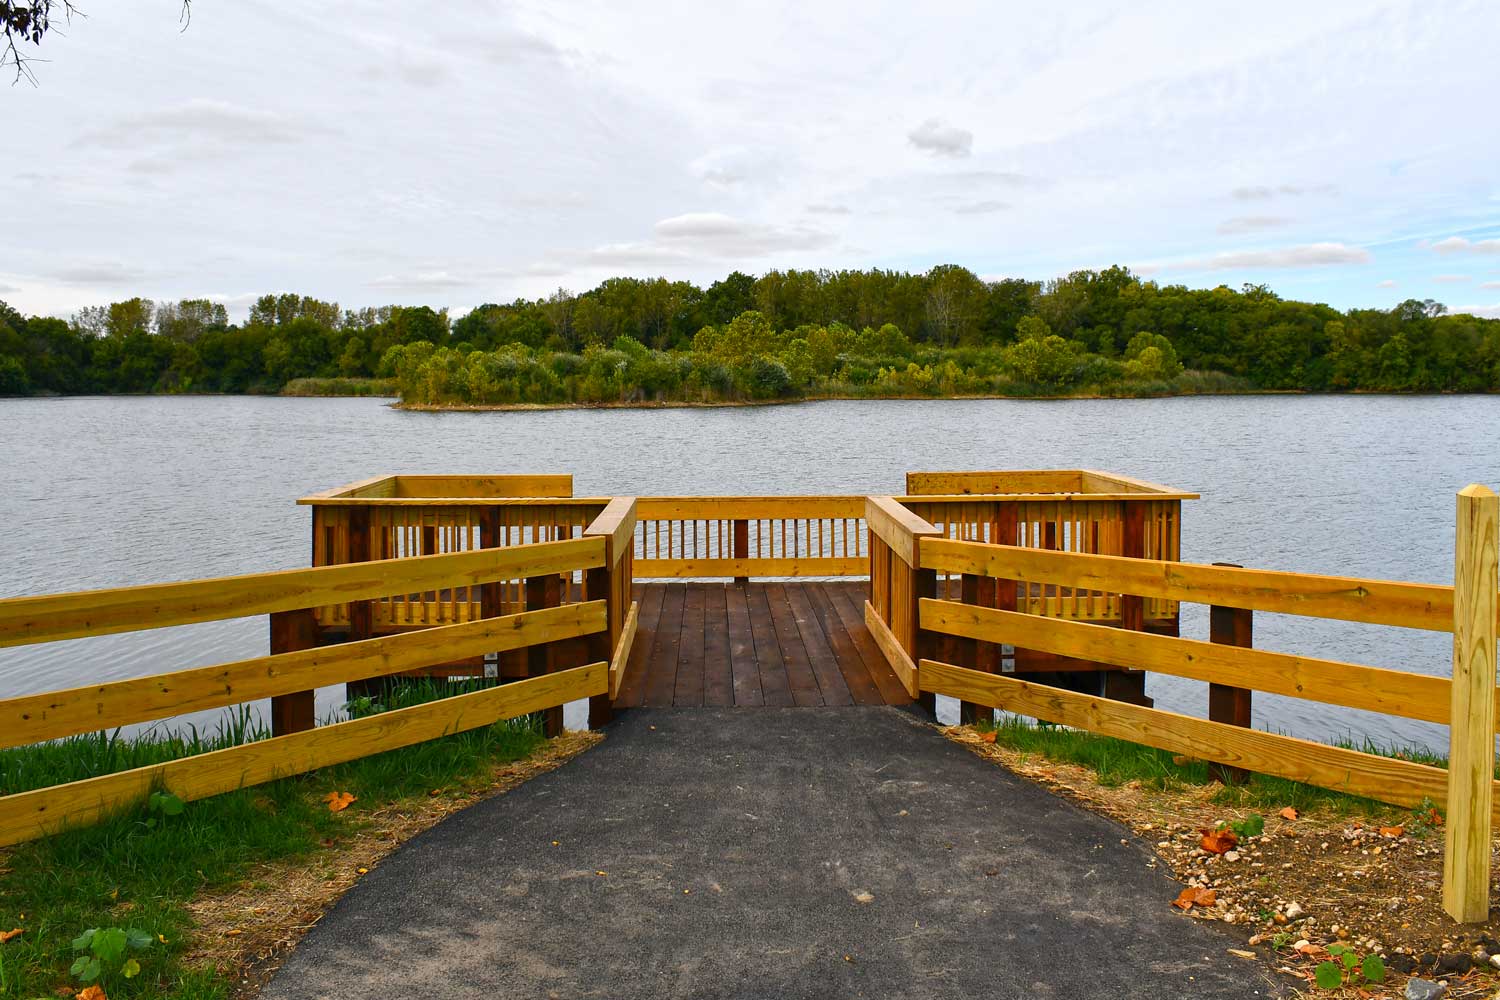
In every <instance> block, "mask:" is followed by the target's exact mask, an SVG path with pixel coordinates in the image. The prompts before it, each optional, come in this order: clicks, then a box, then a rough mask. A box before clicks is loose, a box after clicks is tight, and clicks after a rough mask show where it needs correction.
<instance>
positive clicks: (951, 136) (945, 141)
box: [906, 118, 974, 158]
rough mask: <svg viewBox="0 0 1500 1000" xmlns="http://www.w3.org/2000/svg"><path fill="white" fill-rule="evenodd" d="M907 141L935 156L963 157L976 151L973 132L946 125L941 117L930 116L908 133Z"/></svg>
mask: <svg viewBox="0 0 1500 1000" xmlns="http://www.w3.org/2000/svg"><path fill="white" fill-rule="evenodd" d="M906 141H907V142H909V143H911V144H912V145H913V146H915V147H917V148H918V149H920V150H921V151H922V152H924V153H930V154H931V155H933V156H950V157H954V158H962V157H966V156H968V155H970V154H971V153H972V152H973V151H974V133H973V132H970V131H968V130H967V129H961V128H955V127H953V126H952V125H944V124H943V122H942V119H939V118H929V119H927V120H926V121H925V122H923V123H922V124H920V125H918V126H917V127H916V128H914V129H912V130H911V131H910V132H908V133H906Z"/></svg>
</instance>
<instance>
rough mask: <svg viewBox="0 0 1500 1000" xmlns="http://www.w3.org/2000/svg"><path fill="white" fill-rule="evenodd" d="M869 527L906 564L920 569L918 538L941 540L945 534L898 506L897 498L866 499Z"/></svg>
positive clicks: (866, 517)
mask: <svg viewBox="0 0 1500 1000" xmlns="http://www.w3.org/2000/svg"><path fill="white" fill-rule="evenodd" d="M865 524H866V525H868V526H869V529H870V534H872V535H875V536H876V537H878V538H879V539H880V540H881V541H883V542H885V544H886V545H888V546H890V549H891V552H892V553H894V554H895V555H896V556H897V557H898V558H900V559H901V561H902V562H904V563H906V565H907V566H910V567H911V568H912V569H916V568H917V566H916V549H917V543H916V539H918V538H939V537H941V536H942V534H943V533H942V532H941V531H939V530H938V529H937V528H934V527H933V526H932V525H930V524H928V523H927V522H926V521H924V520H923V519H922V518H920V517H918V516H917V515H915V514H913V513H912V512H911V511H909V510H907V509H906V508H905V507H903V506H901V504H899V503H897V502H896V500H895V498H894V497H865Z"/></svg>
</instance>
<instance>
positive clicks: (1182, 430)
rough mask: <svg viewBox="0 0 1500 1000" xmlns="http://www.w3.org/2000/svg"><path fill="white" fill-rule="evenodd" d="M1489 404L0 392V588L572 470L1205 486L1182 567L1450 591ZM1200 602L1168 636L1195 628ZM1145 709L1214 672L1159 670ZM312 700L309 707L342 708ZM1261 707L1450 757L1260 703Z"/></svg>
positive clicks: (114, 575)
mask: <svg viewBox="0 0 1500 1000" xmlns="http://www.w3.org/2000/svg"><path fill="white" fill-rule="evenodd" d="M1497 432H1500V398H1496V397H1381V396H1357V397H1319V396H1312V397H1300V396H1244V397H1218V398H1214V397H1203V398H1184V399H1160V400H1069V401H1057V402H1050V401H1048V402H1037V401H1013V400H932V401H868V402H864V401H859V402H828V403H808V404H801V405H796V406H780V407H753V408H743V409H676V410H563V411H551V412H526V413H403V412H400V411H397V410H393V409H390V408H389V407H388V406H386V405H385V404H384V402H383V401H379V400H368V399H280V398H251V397H143V398H94V397H90V398H73V399H49V400H0V469H3V473H4V486H3V487H0V526H3V527H0V596H14V595H20V594H39V593H49V592H57V591H66V590H81V589H87V588H94V587H108V586H120V585H125V584H132V583H148V582H156V581H163V580H173V579H184V578H191V577H201V576H217V575H226V574H233V573H247V572H255V571H260V570H267V569H282V568H290V567H298V566H305V565H307V561H308V526H309V514H308V511H307V509H306V508H300V507H297V506H296V505H295V503H294V501H295V500H296V498H297V497H299V496H301V495H303V494H306V493H310V492H313V491H315V490H320V489H326V488H328V487H331V486H337V485H339V484H342V483H345V482H349V481H352V480H356V479H363V478H365V477H367V476H371V475H377V474H385V473H499V472H570V473H572V474H573V475H574V477H575V491H576V492H577V493H578V494H579V495H607V494H611V493H614V494H640V495H650V494H742V493H877V492H879V493H899V492H900V491H901V490H902V484H903V476H904V474H905V473H906V472H907V471H908V470H924V469H1005V468H1076V467H1088V468H1098V469H1105V470H1111V471H1115V472H1121V473H1125V474H1127V475H1131V476H1136V477H1139V478H1143V479H1150V480H1154V481H1157V482H1161V483H1167V484H1170V485H1172V486H1175V487H1180V488H1183V489H1187V490H1192V491H1195V492H1199V493H1202V494H1203V498H1202V499H1201V500H1197V501H1188V502H1186V503H1185V504H1184V508H1185V509H1184V517H1183V520H1184V528H1183V547H1182V548H1183V558H1184V559H1186V560H1189V561H1192V562H1215V561H1227V562H1236V563H1240V564H1242V565H1246V566H1256V567H1261V568H1267V569H1284V570H1296V571H1303V572H1314V573H1334V574H1344V575H1355V576H1367V577H1376V578H1386V579H1395V580H1418V581H1432V582H1445V583H1446V582H1451V581H1452V577H1453V516H1454V515H1453V506H1454V501H1453V494H1454V492H1455V491H1456V490H1458V489H1460V488H1461V487H1463V486H1464V485H1466V484H1467V483H1470V482H1484V483H1488V484H1490V485H1491V486H1500V443H1497ZM1255 631H1256V636H1255V638H1256V645H1257V646H1260V647H1262V648H1268V649H1276V650H1282V651H1287V652H1296V653H1301V654H1304V655H1309V656H1319V657H1325V658H1330V659H1343V660H1351V661H1355V662H1361V663H1369V664H1374V665H1378V666H1387V667H1395V668H1400V669H1404V670H1418V671H1423V672H1427V673H1434V674H1442V673H1445V672H1446V671H1447V669H1448V658H1449V655H1450V649H1449V647H1450V644H1451V639H1449V638H1447V637H1446V636H1444V635H1439V634H1428V633H1417V632H1407V631H1403V630H1396V629H1384V628H1378V627H1374V626H1364V625H1355V624H1347V623H1337V622H1324V621H1317V620H1303V619H1297V618H1291V617H1286V616H1278V615H1267V614H1257V615H1256V625H1255ZM1206 632H1207V615H1206V613H1205V612H1204V610H1203V609H1202V608H1198V607H1191V606H1190V607H1188V608H1185V611H1184V619H1183V634H1184V635H1189V636H1197V637H1205V636H1206ZM265 648H266V626H265V619H264V618H259V619H246V620H239V621H232V622H220V623H211V624H205V625H194V626H186V627H180V628H172V629H163V630H160V631H157V632H147V633H140V634H135V635H127V636H113V637H104V638H98V639H88V640H80V641H76V642H64V643H53V644H50V645H44V646H37V647H29V648H20V649H0V697H3V696H7V695H14V694H21V693H26V692H33V691H41V690H47V689H51V688H58V687H71V686H75V685H78V684H82V683H89V682H93V681H98V680H102V679H113V678H122V677H131V676H137V675H141V674H148V673H156V672H159V671H164V670H174V669H180V668H183V667H188V666H195V665H200V664H207V663H215V662H220V661H224V660H229V659H237V658H241V657H248V656H255V655H260V654H263V653H264V652H265ZM1149 691H1150V693H1151V694H1152V695H1153V696H1154V697H1156V699H1157V703H1158V705H1159V706H1161V707H1165V708H1172V709H1175V710H1178V711H1185V712H1191V713H1193V714H1202V713H1203V712H1204V711H1205V710H1206V702H1207V693H1206V689H1205V687H1204V685H1201V684H1196V683H1193V682H1189V681H1180V680H1175V679H1172V678H1166V677H1159V676H1153V677H1152V678H1151V680H1150V682H1149ZM336 701H337V697H336V692H334V691H329V692H325V693H324V695H323V696H322V697H321V699H320V703H321V704H322V706H323V709H324V710H325V711H330V710H332V707H333V706H334V705H335V704H336ZM1255 721H1256V724H1257V725H1260V726H1267V727H1271V728H1275V729H1279V730H1282V731H1286V732H1291V733H1294V734H1297V735H1303V736H1309V737H1314V738H1320V739H1327V738H1331V737H1335V736H1343V735H1348V734H1351V733H1352V734H1354V735H1355V736H1357V737H1358V736H1368V737H1371V738H1373V739H1377V740H1380V741H1381V742H1398V741H1416V742H1422V743H1427V744H1434V745H1441V744H1442V743H1443V742H1445V741H1446V736H1445V733H1444V731H1443V730H1441V729H1439V728H1438V727H1434V726H1429V725H1425V724H1420V723H1412V722H1407V721H1404V720H1393V719H1388V718H1386V717H1383V716H1375V715H1370V714H1367V713H1363V712H1356V711H1352V710H1339V709H1332V708H1329V707H1327V706H1323V705H1318V704H1315V703H1309V702H1302V701H1298V700H1295V699H1286V698H1276V697H1271V696H1265V695H1257V696H1256V701H1255Z"/></svg>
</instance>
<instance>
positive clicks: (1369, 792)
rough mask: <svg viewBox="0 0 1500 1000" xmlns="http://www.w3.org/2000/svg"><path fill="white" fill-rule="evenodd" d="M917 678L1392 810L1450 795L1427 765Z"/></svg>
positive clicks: (1021, 684)
mask: <svg viewBox="0 0 1500 1000" xmlns="http://www.w3.org/2000/svg"><path fill="white" fill-rule="evenodd" d="M920 678H921V682H922V687H923V689H924V690H927V691H932V692H934V693H937V694H945V695H950V696H952V697H954V698H962V699H966V700H969V701H976V702H981V703H983V704H987V705H991V706H993V707H995V708H1001V709H1004V710H1005V711H1007V712H1015V713H1017V714H1020V715H1029V716H1031V717H1032V718H1036V719H1042V720H1044V721H1047V722H1054V723H1057V724H1059V725H1064V726H1072V727H1074V728H1076V729H1086V730H1088V731H1089V732H1092V733H1099V734H1100V735H1103V736H1113V737H1115V738H1116V739H1122V740H1128V741H1130V742H1132V743H1140V744H1144V745H1145V746H1152V747H1157V748H1159V749H1162V750H1169V751H1172V752H1173V753H1183V754H1188V755H1190V756H1193V757H1197V758H1199V759H1202V760H1208V761H1217V762H1219V763H1221V764H1228V765H1230V766H1233V767H1243V768H1245V769H1247V770H1250V771H1255V772H1258V773H1260V774H1272V775H1276V776H1278V777H1282V778H1290V779H1291V780H1293V781H1303V782H1306V783H1307V784H1310V785H1317V786H1318V787H1320V788H1331V789H1334V790H1336V791H1341V792H1348V793H1350V794H1352V795H1364V796H1368V797H1369V798H1372V799H1377V800H1379V801H1381V802H1389V803H1391V804H1392V805H1398V806H1406V807H1410V806H1416V805H1420V804H1421V803H1422V802H1423V801H1424V800H1427V799H1431V800H1432V801H1435V802H1441V801H1443V800H1444V798H1445V796H1446V794H1447V787H1448V776H1447V772H1445V771H1443V770H1441V769H1439V768H1436V767H1429V766H1427V765H1425V764H1413V763H1411V762H1409V761H1401V760H1395V759H1393V758H1390V757H1378V756H1375V755H1374V754H1366V753H1360V752H1359V751H1357V750H1345V749H1342V748H1340V747H1330V746H1326V745H1324V744H1322V743H1314V742H1312V741H1310V740H1301V739H1297V738H1295V737H1291V736H1279V735H1276V734H1273V733H1263V732H1258V731H1256V730H1253V729H1241V728H1240V727H1239V726H1230V725H1225V724H1224V723H1221V722H1208V721H1206V720H1204V719H1195V718H1193V717H1191V716H1187V715H1178V714H1177V713H1175V712H1166V711H1162V710H1160V709H1155V708H1142V707H1141V706H1138V705H1129V704H1125V703H1123V702H1117V701H1109V700H1107V699H1104V698H1094V697H1091V696H1089V695H1082V694H1076V693H1074V692H1072V691H1064V690H1062V689H1061V688H1054V687H1047V686H1045V685H1041V684H1030V683H1027V682H1026V681H1019V680H1014V679H1012V678H1009V677H1003V676H1000V675H997V674H984V673H980V672H979V671H977V670H968V669H965V668H964V667H957V666H954V665H952V664H949V663H938V662H936V661H932V660H924V661H923V662H922V665H921V671H920Z"/></svg>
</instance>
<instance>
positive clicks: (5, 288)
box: [0, 285, 21, 295]
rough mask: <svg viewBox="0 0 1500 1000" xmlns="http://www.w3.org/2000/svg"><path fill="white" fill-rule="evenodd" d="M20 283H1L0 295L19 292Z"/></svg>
mask: <svg viewBox="0 0 1500 1000" xmlns="http://www.w3.org/2000/svg"><path fill="white" fill-rule="evenodd" d="M20 290H21V286H20V285H0V295H9V294H10V293H11V292H19V291H20Z"/></svg>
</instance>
